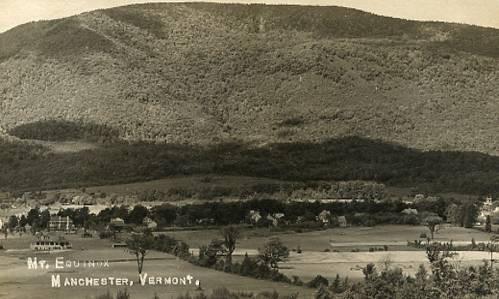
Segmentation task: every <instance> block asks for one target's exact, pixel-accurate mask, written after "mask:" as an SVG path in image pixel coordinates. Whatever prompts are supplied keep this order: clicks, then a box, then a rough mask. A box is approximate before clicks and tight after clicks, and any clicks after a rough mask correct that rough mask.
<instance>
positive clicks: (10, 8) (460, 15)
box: [0, 0, 499, 32]
mask: <svg viewBox="0 0 499 299" xmlns="http://www.w3.org/2000/svg"><path fill="white" fill-rule="evenodd" d="M185 1H186V0H183V1H178V0H177V1H176V0H174V1H169V2H185ZM145 2H165V1H157V0H135V1H134V0H0V32H3V31H5V30H8V29H10V28H12V27H14V26H17V25H20V24H23V23H27V22H30V21H37V20H44V19H45V20H46V19H54V18H61V17H67V16H71V15H75V14H78V13H81V12H84V11H90V10H94V9H99V8H109V7H114V6H120V5H126V4H132V3H145ZM198 2H225V3H229V2H238V3H262V2H264V3H267V4H304V5H338V6H346V7H353V8H358V9H362V10H365V11H370V12H373V13H377V14H381V15H386V16H393V17H400V18H406V19H414V20H438V21H447V22H459V23H467V24H475V25H481V26H488V27H496V28H499V0H260V1H251V0H218V1H205V0H198Z"/></svg>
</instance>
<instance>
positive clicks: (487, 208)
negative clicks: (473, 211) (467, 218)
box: [478, 196, 498, 222]
mask: <svg viewBox="0 0 499 299" xmlns="http://www.w3.org/2000/svg"><path fill="white" fill-rule="evenodd" d="M497 211H498V207H494V203H493V201H492V197H490V196H489V197H487V198H486V199H485V201H484V202H483V204H482V207H481V208H480V215H479V216H478V219H479V220H481V221H484V222H485V219H486V218H487V216H493V214H494V213H496V212H497Z"/></svg>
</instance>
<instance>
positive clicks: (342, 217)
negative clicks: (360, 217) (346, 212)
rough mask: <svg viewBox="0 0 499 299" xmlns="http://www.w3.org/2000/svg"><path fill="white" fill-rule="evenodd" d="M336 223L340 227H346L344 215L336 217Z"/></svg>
mask: <svg viewBox="0 0 499 299" xmlns="http://www.w3.org/2000/svg"><path fill="white" fill-rule="evenodd" d="M338 225H339V226H340V227H347V218H346V217H345V216H339V217H338Z"/></svg>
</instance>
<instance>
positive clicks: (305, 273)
mask: <svg viewBox="0 0 499 299" xmlns="http://www.w3.org/2000/svg"><path fill="white" fill-rule="evenodd" d="M421 233H427V234H428V229H427V228H426V227H424V226H408V225H380V226H375V227H348V228H333V229H327V230H323V231H312V232H306V233H294V232H275V231H271V230H269V229H248V230H243V232H242V236H241V239H240V240H239V242H238V249H236V251H235V255H236V260H237V259H239V260H241V259H242V256H243V255H244V254H245V253H248V255H256V254H258V248H261V247H262V246H263V244H264V243H265V242H266V241H267V240H268V239H269V238H270V237H279V238H280V239H281V241H282V242H283V243H284V244H285V245H286V246H287V247H288V248H289V249H290V250H291V254H290V257H289V258H288V259H287V260H286V261H285V262H283V263H281V265H280V268H281V270H280V271H281V272H282V273H284V274H286V275H287V276H289V277H291V276H294V275H296V276H298V277H300V279H302V280H303V281H309V280H311V279H312V278H314V277H315V276H316V275H318V274H320V275H322V276H324V277H326V278H329V279H333V278H334V276H335V275H336V274H339V275H340V276H342V277H344V276H348V277H349V278H351V279H353V280H355V279H359V278H362V277H363V274H362V267H365V266H366V264H368V263H370V262H373V263H375V264H376V265H377V266H378V267H384V265H386V264H389V265H391V266H396V267H400V268H401V269H402V270H404V272H405V273H406V274H414V273H415V272H416V271H417V269H418V267H419V265H421V264H424V265H426V266H428V263H427V262H428V260H427V258H426V254H425V252H424V250H422V249H417V248H413V247H409V246H407V241H414V240H416V239H420V238H419V236H420V234H421ZM169 234H170V235H171V236H173V237H175V238H177V239H179V240H183V241H185V242H187V243H188V244H190V246H191V248H195V247H199V246H202V245H206V244H208V243H209V242H210V241H211V240H212V239H215V238H220V234H219V231H218V230H208V231H177V232H171V233H169ZM490 236H491V235H490V234H488V233H484V232H482V231H479V230H477V229H466V228H461V227H452V226H448V227H443V228H441V229H440V230H439V231H438V232H437V233H436V234H435V241H440V242H450V241H452V243H453V244H455V245H464V244H470V243H471V240H472V239H475V241H476V242H477V243H478V242H487V241H488V240H489V239H490ZM384 245H386V246H387V249H388V250H387V251H375V252H369V249H370V248H378V250H379V249H382V248H383V246H384ZM298 248H300V249H301V253H297V249H298ZM357 250H358V251H359V252H352V251H357ZM488 258H489V254H488V253H487V252H476V251H469V252H468V251H461V252H459V254H458V255H457V256H456V257H455V258H454V259H453V262H455V263H461V264H463V265H477V264H481V263H482V262H483V260H484V259H488Z"/></svg>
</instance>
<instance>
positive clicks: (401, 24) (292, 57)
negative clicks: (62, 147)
mask: <svg viewBox="0 0 499 299" xmlns="http://www.w3.org/2000/svg"><path fill="white" fill-rule="evenodd" d="M498 57H499V31H498V30H494V29H486V28H480V27H474V26H465V25H457V24H445V23H431V22H413V21H405V20H399V19H393V18H386V17H380V16H376V15H372V14H368V13H364V12H361V11H357V10H352V9H346V8H339V7H298V6H266V5H228V4H227V5H222V4H200V3H193V4H147V5H134V6H127V7H120V8H113V9H108V10H101V11H95V12H90V13H84V14H81V15H78V16H74V17H70V18H66V19H61V20H53V21H43V22H36V23H30V24H26V25H22V26H19V27H17V28H14V29H12V30H10V31H8V32H5V33H3V34H0V134H5V132H8V133H9V134H11V135H16V136H18V137H26V136H31V137H32V136H36V135H37V134H40V132H41V133H43V134H46V135H47V134H48V135H50V136H52V137H51V138H52V139H55V140H58V139H63V138H64V137H65V134H66V133H62V135H64V136H54V134H55V135H57V134H58V133H57V132H58V131H57V130H55V131H54V132H47V131H46V130H47V128H54V127H53V126H52V127H51V126H50V125H48V126H47V124H51V122H54V121H55V122H69V123H77V124H81V126H82V127H83V128H84V129H82V130H78V129H75V130H74V131H73V132H79V133H78V134H80V133H81V134H83V133H82V132H83V131H85V130H87V129H88V128H91V129H89V130H92V132H93V133H92V134H94V133H95V132H101V133H103V134H108V133H109V132H111V133H112V136H113V138H115V137H116V136H117V138H120V139H124V140H132V141H151V142H154V143H170V144H172V143H177V144H179V143H181V144H190V145H193V146H206V145H209V144H214V143H218V142H233V141H237V142H243V143H245V144H246V143H249V144H253V145H262V144H263V145H265V144H269V143H282V142H293V143H308V142H312V143H315V144H317V143H323V142H326V141H327V140H329V139H330V138H336V137H345V136H352V135H356V136H361V137H367V138H373V139H380V140H383V141H387V142H395V143H398V144H402V145H405V146H409V147H412V148H417V149H424V150H465V151H479V152H483V153H490V154H494V155H495V154H497V153H498V152H499V151H498V148H499V147H498V146H499V138H497V137H498V133H497V127H498V125H499V123H498V121H497V116H496V115H497V113H498V111H499V102H498V92H497V90H499V86H498V85H499V80H498V79H499V63H498V60H497V59H498ZM39 125H43V126H44V127H43V128H39V127H38V126H39ZM30 130H31V131H30ZM1 132H4V133H1ZM20 132H21V133H22V134H21V133H20ZM85 132H86V131H85ZM86 133H88V132H86ZM86 133H85V134H83V135H85V136H87V135H88V134H86ZM78 136H80V135H78ZM92 136H93V135H92ZM66 137H67V136H66ZM104 139H105V138H104Z"/></svg>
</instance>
